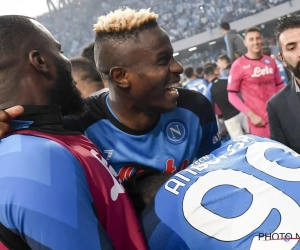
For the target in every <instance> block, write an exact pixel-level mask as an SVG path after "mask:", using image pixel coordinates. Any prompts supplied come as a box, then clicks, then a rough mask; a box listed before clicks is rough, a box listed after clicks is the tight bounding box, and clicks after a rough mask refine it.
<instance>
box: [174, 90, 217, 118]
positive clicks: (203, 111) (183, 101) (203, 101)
mask: <svg viewBox="0 0 300 250" xmlns="http://www.w3.org/2000/svg"><path fill="white" fill-rule="evenodd" d="M178 92H179V98H178V100H177V108H183V109H186V110H189V111H190V112H193V113H194V114H195V115H197V116H198V117H199V118H200V120H201V121H202V123H207V122H210V121H213V120H215V115H214V111H213V108H212V105H211V102H210V101H209V100H208V99H207V98H206V97H205V96H204V95H203V94H201V93H199V92H197V91H194V90H188V89H178Z"/></svg>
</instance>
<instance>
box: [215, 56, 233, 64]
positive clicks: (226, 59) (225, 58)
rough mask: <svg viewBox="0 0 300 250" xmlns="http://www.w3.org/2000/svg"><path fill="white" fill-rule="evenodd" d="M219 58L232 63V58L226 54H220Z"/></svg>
mask: <svg viewBox="0 0 300 250" xmlns="http://www.w3.org/2000/svg"><path fill="white" fill-rule="evenodd" d="M217 60H224V61H226V62H227V63H230V58H229V57H228V56H227V55H226V54H221V55H219V56H218V58H217Z"/></svg>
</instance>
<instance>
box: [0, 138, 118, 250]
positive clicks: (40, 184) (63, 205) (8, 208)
mask: <svg viewBox="0 0 300 250" xmlns="http://www.w3.org/2000/svg"><path fill="white" fill-rule="evenodd" d="M0 179H1V181H0V190H1V195H0V222H1V223H2V224H3V225H4V226H5V227H6V228H8V229H10V230H11V231H12V232H14V233H16V234H18V235H22V237H23V239H24V240H25V241H26V242H27V244H28V245H29V246H30V247H31V248H32V249H106V247H108V249H113V247H112V246H111V242H110V239H109V238H108V236H107V234H106V232H105V231H104V229H103V228H102V227H101V225H99V221H98V219H97V216H96V214H95V213H94V208H93V199H92V197H91V195H90V193H89V187H88V183H87V180H86V176H85V173H84V170H83V168H82V166H81V164H80V163H79V161H78V160H77V159H76V158H75V157H74V156H73V155H72V154H71V153H70V152H69V151H68V150H66V149H65V148H63V147H62V146H61V145H59V144H58V143H56V142H53V141H50V140H47V139H44V138H39V137H34V136H26V135H12V136H9V137H8V138H5V139H2V140H1V142H0ZM87 228H88V229H89V231H88V232H87V231H86V229H87Z"/></svg>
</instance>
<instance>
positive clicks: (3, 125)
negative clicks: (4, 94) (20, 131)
mask: <svg viewBox="0 0 300 250" xmlns="http://www.w3.org/2000/svg"><path fill="white" fill-rule="evenodd" d="M23 112H24V108H23V107H22V106H15V107H12V108H9V109H6V110H5V111H3V110H0V139H1V138H2V137H3V136H4V135H5V134H6V133H7V132H8V131H9V122H10V121H11V120H12V119H14V118H16V117H17V116H19V115H21V114H22V113H23Z"/></svg>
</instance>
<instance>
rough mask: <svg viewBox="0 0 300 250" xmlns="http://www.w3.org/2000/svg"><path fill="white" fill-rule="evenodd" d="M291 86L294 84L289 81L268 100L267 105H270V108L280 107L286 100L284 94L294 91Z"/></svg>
mask: <svg viewBox="0 0 300 250" xmlns="http://www.w3.org/2000/svg"><path fill="white" fill-rule="evenodd" d="M292 84H294V83H293V82H292V81H290V82H289V83H288V84H287V85H286V86H285V87H284V88H283V89H281V90H280V91H279V92H278V93H276V94H275V95H274V96H272V98H270V100H269V101H268V104H269V105H270V104H271V105H272V106H282V104H283V102H282V100H284V99H286V93H287V92H289V91H295V90H293V88H292Z"/></svg>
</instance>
